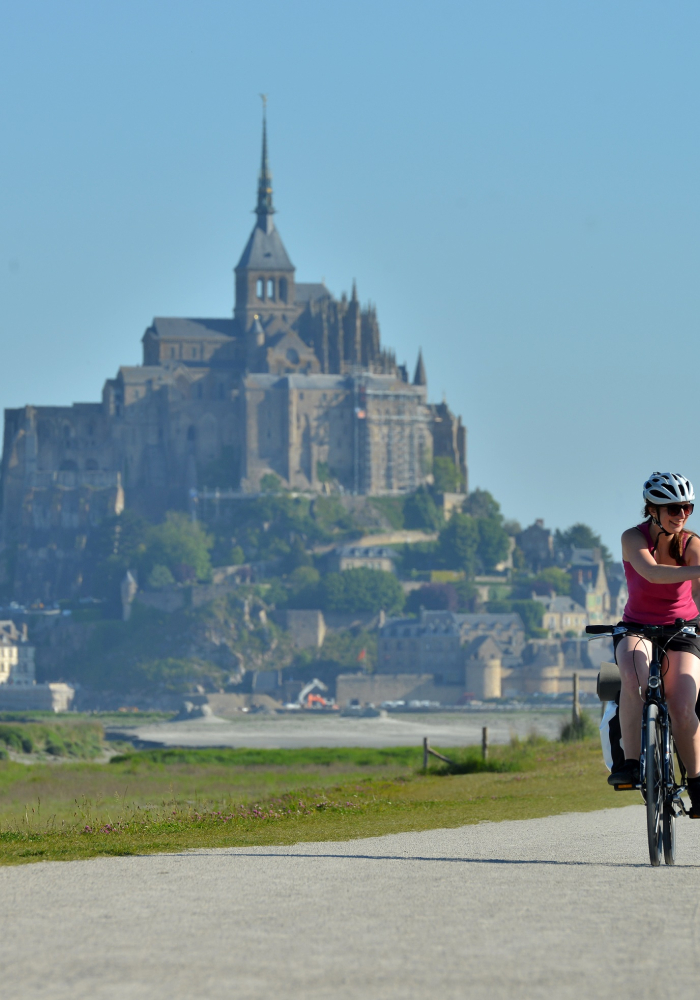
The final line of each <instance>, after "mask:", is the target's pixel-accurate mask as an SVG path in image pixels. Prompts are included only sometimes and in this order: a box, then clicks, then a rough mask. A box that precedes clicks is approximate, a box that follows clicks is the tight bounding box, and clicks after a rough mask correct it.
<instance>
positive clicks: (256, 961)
mask: <svg viewBox="0 0 700 1000" xmlns="http://www.w3.org/2000/svg"><path fill="white" fill-rule="evenodd" d="M678 825H679V831H678V832H679V838H678V839H679V860H680V862H681V864H680V865H679V866H677V867H676V868H664V867H662V868H660V869H652V868H651V867H650V866H649V865H648V863H647V855H646V842H645V834H644V814H643V811H642V808H641V807H639V806H632V807H629V808H625V809H616V810H610V811H606V812H599V813H588V814H573V815H566V816H557V817H551V818H549V819H542V820H528V821H525V822H517V823H516V822H509V823H499V824H490V823H489V824H481V825H479V826H471V827H462V828H460V829H457V830H435V831H430V832H427V833H418V834H397V835H394V836H389V837H378V838H375V839H370V840H355V841H348V842H345V843H339V844H336V843H327V844H299V845H296V846H295V847H293V848H253V849H242V850H216V851H202V852H193V853H188V854H176V855H160V856H156V857H139V858H109V859H98V860H94V861H82V862H71V863H67V864H65V863H64V864H60V863H53V864H36V865H29V866H26V867H21V868H3V869H0V892H1V894H2V900H3V905H2V908H1V911H0V913H1V915H0V983H1V985H0V990H1V993H2V997H3V1000H34V998H42V1000H64V998H66V1000H67V998H70V1000H83V998H84V1000H88V998H89V1000H117V998H119V1000H125V998H126V1000H132V998H133V1000H161V998H162V1000H166V998H167V1000H211V998H217V1000H218V998H222V1000H223V998H226V1000H231V998H236V1000H238V998H251V1000H252V998H255V1000H258V998H260V1000H262V998H265V1000H267V998H270V997H281V998H284V1000H316V998H318V1000H326V998H329V1000H335V998H340V1000H344V998H352V1000H355V998H357V1000H360V998H362V1000H389V998H390V1000H409V998H410V1000H414V998H415V1000H433V998H440V1000H452V998H455V1000H456V998H460V1000H462V998H465V997H468V998H469V1000H482V998H483V1000H501V998H503V1000H506V998H508V1000H529V998H547V1000H549V998H551V1000H569V998H571V1000H574V998H575V1000H581V998H584V1000H587V998H589V997H595V998H597V1000H607V998H610V1000H613V998H614V1000H626V998H634V1000H642V998H647V997H649V998H651V997H654V998H655V1000H656V998H658V997H659V996H666V995H668V996H671V997H673V998H674V1000H685V998H691V997H693V998H695V997H696V996H697V992H698V984H699V982H700V979H699V975H700V916H699V906H700V903H699V901H700V823H698V824H694V823H692V822H691V821H689V820H684V821H682V822H680V823H679V824H678Z"/></svg>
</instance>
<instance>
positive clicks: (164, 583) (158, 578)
mask: <svg viewBox="0 0 700 1000" xmlns="http://www.w3.org/2000/svg"><path fill="white" fill-rule="evenodd" d="M147 582H148V588H149V589H150V590H163V589H164V588H165V587H170V586H171V585H172V584H173V583H175V577H174V576H173V574H172V573H171V572H170V570H169V569H168V567H167V566H154V567H153V569H152V570H151V572H150V573H149V574H148V581H147Z"/></svg>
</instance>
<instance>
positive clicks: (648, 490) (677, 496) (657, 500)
mask: <svg viewBox="0 0 700 1000" xmlns="http://www.w3.org/2000/svg"><path fill="white" fill-rule="evenodd" d="M644 499H645V500H648V501H649V503H653V504H659V505H660V506H663V505H664V504H667V503H687V502H689V501H692V500H695V490H694V489H693V484H692V483H691V482H690V480H689V479H686V478H685V476H681V474H680V473H678V472H652V474H651V475H650V476H649V478H648V479H647V481H646V482H645V483H644Z"/></svg>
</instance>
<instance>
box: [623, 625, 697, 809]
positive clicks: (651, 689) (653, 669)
mask: <svg viewBox="0 0 700 1000" xmlns="http://www.w3.org/2000/svg"><path fill="white" fill-rule="evenodd" d="M627 634H628V635H630V634H633V633H629V632H628V633H627ZM650 641H651V644H652V646H651V648H652V658H651V663H650V664H649V678H648V681H647V689H646V697H645V700H644V708H643V709H642V752H641V754H640V757H639V772H640V777H641V791H642V795H643V796H644V800H645V801H646V797H647V789H646V749H645V748H646V745H647V740H646V730H647V711H646V709H647V706H649V705H656V707H657V710H658V713H659V722H660V725H661V731H662V733H663V787H664V800H665V801H666V802H669V803H670V804H671V805H672V808H673V810H674V813H675V815H676V816H678V815H679V813H678V809H680V810H681V811H682V812H684V813H686V814H687V812H688V810H687V809H686V807H685V803H684V802H683V800H682V798H681V795H682V794H683V792H684V791H685V790H686V786H685V767H684V765H683V761H682V760H681V759H680V757H678V755H676V757H677V760H678V766H679V770H680V773H681V782H682V783H681V784H680V785H679V784H677V783H676V772H675V766H674V762H673V755H674V749H675V748H674V744H673V735H672V729H671V720H670V718H669V714H668V705H667V704H666V697H665V694H664V681H663V674H662V671H661V660H660V658H659V646H658V642H657V640H656V637H650ZM640 694H641V688H640Z"/></svg>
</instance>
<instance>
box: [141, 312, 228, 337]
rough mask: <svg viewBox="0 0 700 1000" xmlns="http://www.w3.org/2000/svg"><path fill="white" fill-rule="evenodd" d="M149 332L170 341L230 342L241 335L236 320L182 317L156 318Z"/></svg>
mask: <svg viewBox="0 0 700 1000" xmlns="http://www.w3.org/2000/svg"><path fill="white" fill-rule="evenodd" d="M149 331H151V332H153V333H155V335H156V336H157V337H165V338H167V339H168V340H178V339H181V340H195V339H196V338H197V337H201V338H202V339H205V338H206V339H207V340H217V339H220V340H228V339H229V338H230V337H235V336H237V334H238V333H239V328H238V323H237V322H236V320H235V319H186V318H183V317H180V316H156V318H155V319H154V320H153V323H152V324H151V326H150V327H149Z"/></svg>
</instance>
